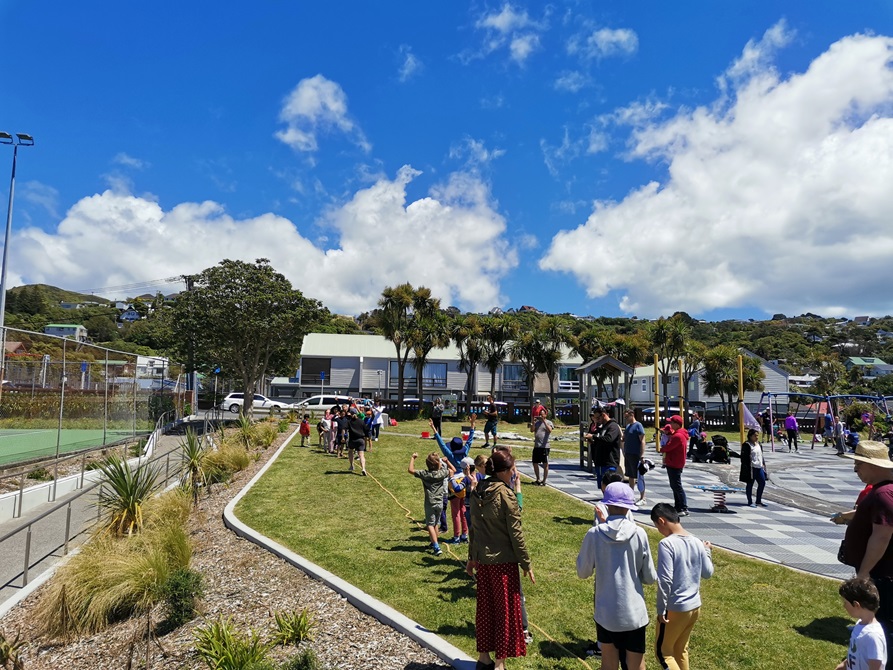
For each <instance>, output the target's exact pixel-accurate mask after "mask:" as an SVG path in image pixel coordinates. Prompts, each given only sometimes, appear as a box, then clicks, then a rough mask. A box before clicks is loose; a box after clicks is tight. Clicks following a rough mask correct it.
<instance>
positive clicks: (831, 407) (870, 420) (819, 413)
mask: <svg viewBox="0 0 893 670" xmlns="http://www.w3.org/2000/svg"><path fill="white" fill-rule="evenodd" d="M779 396H783V397H785V398H791V397H795V398H814V399H816V402H815V403H811V404H809V405H807V406H806V415H805V416H803V417H798V418H800V419H802V420H803V422H804V423H806V421H807V420H808V419H809V416H810V414H811V413H812V411H813V409H815V418H814V421H813V430H812V440H811V442H810V449H812V448H814V447H815V443H816V441H817V439H818V438H817V435H818V434H819V433H820V432H822V429H823V428H824V426H823V425H822V423H823V418H824V415H825V414H830V416H831V420H832V424H836V422H837V416H839V414H840V404H841V403H847V401H850V402H852V401H856V400H864V401H866V402H870V403H872V404H873V405H875V407H876V408H877V409H878V410H879V411H881V412H883V414H884V416H885V417H889V416H890V412H889V410H888V404H887V400H888V398H889V399H891V400H893V396H889V397H885V396H879V395H878V396H873V395H862V394H853V393H840V394H834V395H827V396H821V395H816V394H814V393H801V392H783V393H773V392H771V391H767V392H765V393H763V395H762V396H760V404H759V406H758V408H757V414H761V413H762V408H763V401H764V400H767V399H768V401H767V403H766V406H767V408H768V411H769V422H770V424H771V425H772V426H774V425H775V416H777V415H778V409H777V404H776V406H775V409H774V410H773V404H772V399H773V397H775V398H778V397H779ZM847 404H849V403H847ZM788 405H790V402H789V403H788ZM785 411H790V408H789V407H788V408H787V409H786V410H785ZM799 411H800V403H799V402H798V403H797V408H796V409H795V410H794V415H795V416H796V415H797V414H799ZM863 421H864V422H865V423H866V424H868V425H869V426H870V427H871V429H872V430H873V426H874V413H870V414H869V415H868V417H867V418H866V417H863ZM769 435H770V444H771V449H772V451H773V452H774V451H775V431H774V430H772V431H770V432H769ZM869 437H870V436H869Z"/></svg>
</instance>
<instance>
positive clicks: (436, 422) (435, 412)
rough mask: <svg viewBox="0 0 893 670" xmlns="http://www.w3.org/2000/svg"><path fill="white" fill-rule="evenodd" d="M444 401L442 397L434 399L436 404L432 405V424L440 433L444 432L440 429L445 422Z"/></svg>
mask: <svg viewBox="0 0 893 670" xmlns="http://www.w3.org/2000/svg"><path fill="white" fill-rule="evenodd" d="M443 410H444V406H443V400H442V399H441V397H440V396H438V397H436V398H434V402H433V403H431V423H432V426H433V428H434V430H435V431H436V432H438V433H441V432H443V431H442V430H441V428H440V423H441V421H443Z"/></svg>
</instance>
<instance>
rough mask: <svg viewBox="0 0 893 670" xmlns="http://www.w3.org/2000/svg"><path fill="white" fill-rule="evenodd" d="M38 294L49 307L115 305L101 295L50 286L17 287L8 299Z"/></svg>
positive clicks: (11, 290) (8, 295)
mask: <svg viewBox="0 0 893 670" xmlns="http://www.w3.org/2000/svg"><path fill="white" fill-rule="evenodd" d="M34 292H37V293H38V294H39V295H40V296H42V297H43V299H44V300H45V301H46V304H47V305H52V306H54V307H55V306H58V305H59V303H60V302H98V303H100V304H102V305H110V304H113V303H112V301H111V300H109V299H108V298H103V297H102V296H99V295H91V294H88V293H75V292H74V291H66V290H65V289H64V288H59V287H57V286H50V285H48V284H26V285H25V286H16V287H15V288H11V289H9V291H8V293H7V299H9V298H10V297H11V296H15V297H16V298H18V297H19V296H21V295H22V294H23V293H25V294H28V293H31V294H32V295H33V294H34Z"/></svg>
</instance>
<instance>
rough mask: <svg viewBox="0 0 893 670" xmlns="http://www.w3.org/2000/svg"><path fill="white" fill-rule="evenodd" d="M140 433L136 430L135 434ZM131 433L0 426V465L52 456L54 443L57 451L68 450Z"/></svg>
mask: <svg viewBox="0 0 893 670" xmlns="http://www.w3.org/2000/svg"><path fill="white" fill-rule="evenodd" d="M138 434H139V433H138ZM132 435H133V432H132V431H130V430H107V431H105V434H104V435H103V431H102V429H78V428H63V429H62V430H61V431H60V430H57V429H52V428H45V429H36V430H24V429H14V428H3V429H0V466H4V465H8V464H9V463H17V462H19V461H25V460H31V459H32V458H38V457H41V456H53V455H55V453H56V444H57V442H58V445H59V453H62V454H64V453H69V452H72V451H78V450H80V449H87V448H89V447H101V446H102V445H103V444H111V443H113V442H117V441H119V440H122V439H124V438H126V437H130V436H132Z"/></svg>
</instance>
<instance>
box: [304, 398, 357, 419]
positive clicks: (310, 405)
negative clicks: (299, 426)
mask: <svg viewBox="0 0 893 670" xmlns="http://www.w3.org/2000/svg"><path fill="white" fill-rule="evenodd" d="M349 404H350V398H349V397H348V396H346V395H315V396H311V397H309V398H305V399H304V400H301V401H300V402H296V403H295V404H294V405H292V407H293V409H294V410H295V411H296V412H297V413H298V415H299V416H303V415H304V414H310V415H311V416H314V415H320V414H325V412H326V410H327V409H330V408H331V407H332V406H333V405H349Z"/></svg>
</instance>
